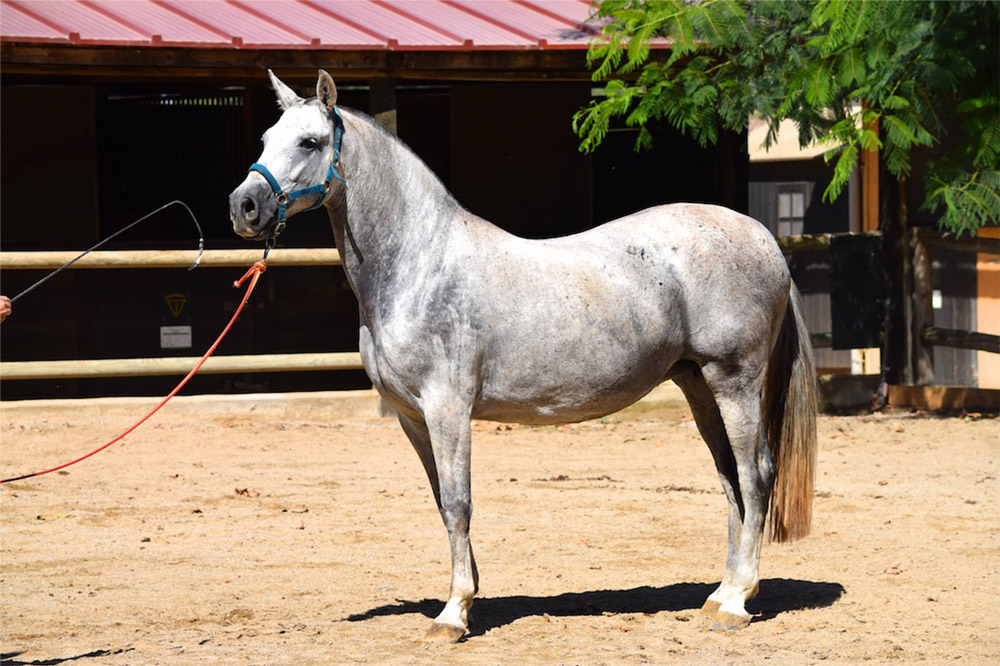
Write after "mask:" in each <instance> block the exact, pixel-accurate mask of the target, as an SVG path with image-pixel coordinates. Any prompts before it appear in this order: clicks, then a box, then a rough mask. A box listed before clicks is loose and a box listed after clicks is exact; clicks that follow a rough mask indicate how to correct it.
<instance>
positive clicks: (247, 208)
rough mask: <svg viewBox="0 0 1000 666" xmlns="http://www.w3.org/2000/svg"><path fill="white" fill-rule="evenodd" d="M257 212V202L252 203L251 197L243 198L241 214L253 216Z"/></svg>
mask: <svg viewBox="0 0 1000 666" xmlns="http://www.w3.org/2000/svg"><path fill="white" fill-rule="evenodd" d="M256 212H257V204H255V203H254V201H253V199H251V198H250V197H246V198H244V199H243V215H244V216H246V217H253V216H254V215H255V214H256Z"/></svg>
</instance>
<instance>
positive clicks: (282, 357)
mask: <svg viewBox="0 0 1000 666" xmlns="http://www.w3.org/2000/svg"><path fill="white" fill-rule="evenodd" d="M877 234H878V232H866V233H865V234H858V235H877ZM833 236H834V234H814V235H809V236H786V237H782V238H779V239H778V244H779V246H780V247H781V249H782V251H783V252H787V253H791V252H799V251H807V250H824V249H829V247H830V242H831V239H832V238H833ZM914 237H915V238H916V239H919V242H920V243H924V244H926V245H931V246H934V247H946V248H949V249H959V250H963V251H969V252H978V253H982V254H998V253H1000V248H998V244H997V243H996V242H995V241H993V240H991V239H985V238H971V239H956V238H955V237H954V236H953V235H951V234H940V233H937V232H935V231H933V230H929V229H921V230H918V231H915V232H914ZM77 254H78V253H76V252H0V269H16V270H52V269H55V268H59V267H60V266H62V265H64V264H66V263H67V262H69V261H70V260H72V259H73V258H74V257H76V256H77ZM197 256H198V253H197V252H196V251H194V250H121V251H102V252H91V253H90V254H88V255H87V256H85V257H83V258H82V259H80V260H79V261H77V262H76V263H74V264H73V265H72V266H70V268H72V269H104V268H176V267H186V266H190V265H191V264H192V263H194V261H195V259H196V258H197ZM259 258H260V251H259V250H206V251H205V252H204V253H203V255H202V258H201V262H200V264H199V265H200V266H202V267H205V268H223V267H246V266H249V265H251V264H252V263H253V262H255V261H257V260H258V259H259ZM268 264H269V265H271V266H328V265H333V266H336V265H340V253H339V252H337V250H335V249H333V248H312V249H281V250H280V251H277V252H274V253H273V254H272V255H271V256H270V257H268ZM810 337H811V339H812V343H813V345H814V346H816V347H829V346H831V338H832V335H831V334H830V333H813V334H812V335H811V336H810ZM919 337H920V340H921V342H922V343H923V344H925V345H928V346H930V345H948V346H954V347H963V348H967V349H980V350H983V351H990V352H994V353H1000V336H996V335H987V334H984V333H977V332H970V331H953V330H949V329H940V328H935V327H934V326H931V325H926V326H924V327H923V329H922V330H921V333H920V336H919ZM197 360H198V359H197V358H196V357H168V358H140V359H95V360H71V361H16V362H0V378H2V379H69V378H82V377H135V376H153V375H182V374H186V373H187V372H189V371H190V369H191V368H192V367H193V366H194V364H195V363H196V362H197ZM360 369H362V365H361V358H360V354H358V353H357V352H343V353H322V354H255V355H244V356H218V357H213V358H210V359H209V360H208V361H207V362H206V363H205V365H204V367H203V368H202V370H201V372H203V373H205V374H223V373H230V372H281V371H314V370H360Z"/></svg>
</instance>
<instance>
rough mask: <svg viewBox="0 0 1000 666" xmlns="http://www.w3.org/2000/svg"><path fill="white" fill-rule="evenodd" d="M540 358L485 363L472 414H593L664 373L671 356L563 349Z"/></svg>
mask: <svg viewBox="0 0 1000 666" xmlns="http://www.w3.org/2000/svg"><path fill="white" fill-rule="evenodd" d="M602 357H603V360H604V361H605V362H604V363H601V362H600V361H601V360H602ZM549 360H550V361H552V360H554V361H556V362H555V363H551V362H549V363H546V362H540V361H539V360H538V359H537V358H536V359H528V358H525V357H522V358H521V359H519V360H512V361H511V364H512V365H511V366H509V367H506V368H499V367H497V366H496V365H494V366H492V367H491V368H490V371H489V372H488V373H487V378H486V380H485V381H484V383H483V386H482V388H481V390H480V392H479V395H478V397H477V400H476V402H475V404H474V406H473V410H472V416H473V418H477V419H488V420H491V421H501V422H508V423H524V424H528V425H548V424H556V423H574V422H578V421H586V420H588V419H594V418H599V417H601V416H605V415H607V414H611V413H612V412H616V411H619V410H621V409H624V408H625V407H628V406H629V405H631V404H632V403H634V402H635V401H637V400H639V399H640V398H642V397H643V396H644V395H646V394H647V393H649V392H650V391H651V390H653V389H654V388H656V386H658V385H659V384H660V383H662V382H663V381H664V380H666V379H668V378H669V377H670V372H671V369H672V367H673V365H674V363H675V362H676V358H673V357H672V355H668V354H659V355H656V356H652V355H651V356H647V357H645V358H636V357H631V358H623V357H619V358H613V357H610V356H607V355H605V354H599V355H597V357H596V358H595V356H593V355H589V356H588V355H586V354H580V355H572V356H570V355H565V356H562V358H559V357H557V358H555V359H551V358H550V359H549Z"/></svg>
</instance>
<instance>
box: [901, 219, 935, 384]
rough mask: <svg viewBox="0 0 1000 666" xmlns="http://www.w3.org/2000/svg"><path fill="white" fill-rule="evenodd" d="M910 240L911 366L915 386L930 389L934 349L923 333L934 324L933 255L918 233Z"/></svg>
mask: <svg viewBox="0 0 1000 666" xmlns="http://www.w3.org/2000/svg"><path fill="white" fill-rule="evenodd" d="M907 236H908V240H909V251H910V257H911V264H910V278H911V280H912V284H911V289H910V294H909V297H910V308H909V315H910V316H909V324H910V344H911V347H910V363H911V366H912V369H913V375H912V376H913V382H914V384H917V385H920V386H928V385H930V384H933V383H934V347H933V346H932V345H928V344H925V343H924V341H923V338H922V336H921V333H922V332H923V330H924V329H925V328H926V327H928V326H933V324H934V305H933V299H932V289H933V287H932V284H931V275H932V266H931V253H930V250H929V248H928V247H927V244H926V243H924V242H923V239H922V237H921V234H919V233H916V229H910V230H909V233H908V234H907Z"/></svg>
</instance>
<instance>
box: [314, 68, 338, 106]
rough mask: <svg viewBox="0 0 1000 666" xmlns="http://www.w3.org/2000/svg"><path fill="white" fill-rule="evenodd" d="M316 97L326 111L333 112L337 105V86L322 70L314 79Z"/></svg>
mask: <svg viewBox="0 0 1000 666" xmlns="http://www.w3.org/2000/svg"><path fill="white" fill-rule="evenodd" d="M316 97H317V98H319V101H320V103H321V104H322V105H323V106H325V107H326V110H327V111H330V112H331V113H332V112H333V107H334V106H335V105H336V104H337V85H336V84H335V83H334V82H333V77H332V76H330V75H329V74H327V73H326V71H325V70H322V69H321V70H319V78H318V79H316Z"/></svg>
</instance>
